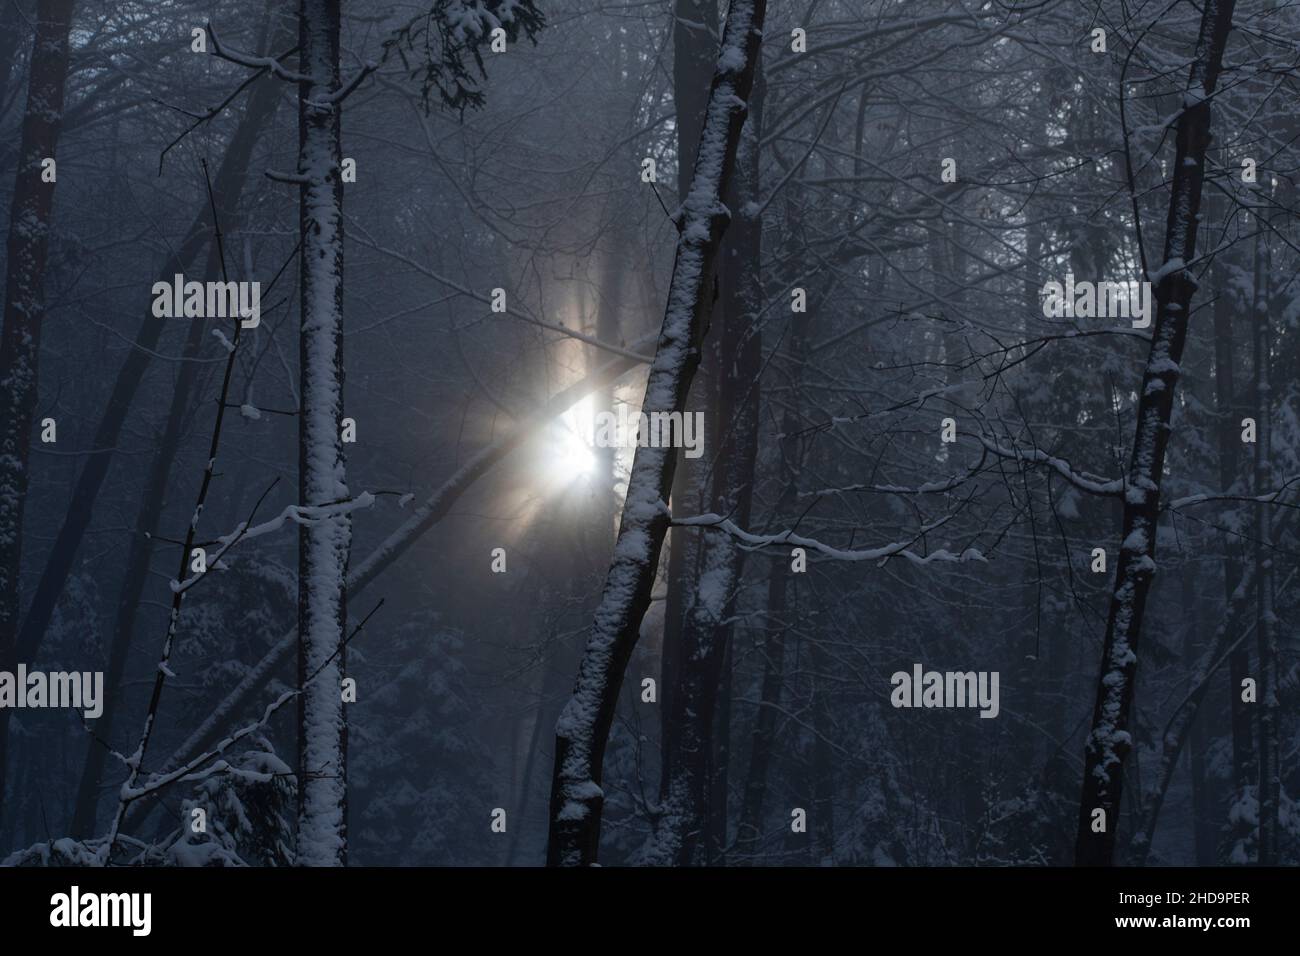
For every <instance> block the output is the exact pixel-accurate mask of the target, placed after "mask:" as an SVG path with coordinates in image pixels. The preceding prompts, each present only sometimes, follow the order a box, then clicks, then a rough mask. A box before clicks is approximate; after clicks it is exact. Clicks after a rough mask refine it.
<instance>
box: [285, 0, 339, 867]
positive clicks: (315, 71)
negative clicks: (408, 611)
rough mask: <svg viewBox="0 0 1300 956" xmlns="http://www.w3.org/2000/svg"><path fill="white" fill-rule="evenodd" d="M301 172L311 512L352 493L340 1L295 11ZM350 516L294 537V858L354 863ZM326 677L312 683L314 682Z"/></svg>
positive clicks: (301, 452) (303, 442)
mask: <svg viewBox="0 0 1300 956" xmlns="http://www.w3.org/2000/svg"><path fill="white" fill-rule="evenodd" d="M298 18H299V19H298V23H299V32H298V46H299V50H300V51H301V61H300V67H299V70H300V72H301V73H302V74H303V76H304V77H305V79H304V80H303V81H302V82H301V83H300V84H299V87H298V141H299V148H300V153H299V157H298V174H299V175H301V176H302V177H304V182H303V183H302V185H301V187H300V192H299V224H300V234H301V237H302V248H301V253H300V268H301V276H300V288H301V301H302V304H301V310H302V333H301V336H300V338H299V350H298V360H299V363H300V368H299V375H300V376H301V391H302V414H301V415H300V416H299V419H298V496H299V501H300V502H301V503H302V504H304V505H308V506H313V505H325V504H329V503H330V502H336V501H342V500H344V499H346V498H347V497H348V487H347V483H346V480H345V470H344V463H343V437H342V427H343V183H342V179H341V172H340V167H341V164H342V148H341V146H340V122H339V113H340V104H339V103H337V102H333V103H331V102H329V101H330V98H331V97H332V96H333V94H334V93H336V92H337V91H338V89H339V20H340V0H300V3H299V6H298ZM351 537H352V523H351V520H350V519H349V518H348V516H347V515H340V516H336V517H331V518H328V519H324V520H319V521H313V522H311V523H310V524H307V525H304V526H302V527H301V528H300V529H299V532H298V686H299V687H301V688H304V689H303V692H302V694H301V695H300V696H299V698H298V761H299V765H298V862H299V863H301V864H303V865H305V866H341V865H343V864H345V863H346V862H347V823H346V813H347V767H346V759H347V721H346V718H345V717H344V714H343V702H342V694H341V692H340V689H339V688H340V684H341V682H342V678H343V673H344V670H345V668H346V666H347V661H346V651H345V648H344V646H343V641H344V632H345V628H346V623H347V606H346V594H347V566H348V551H349V548H350V546H351ZM317 674H319V677H316V679H315V680H312V681H311V683H310V684H309V683H308V681H309V679H311V678H312V677H314V676H315V675H317Z"/></svg>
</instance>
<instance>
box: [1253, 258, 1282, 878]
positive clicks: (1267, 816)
mask: <svg viewBox="0 0 1300 956" xmlns="http://www.w3.org/2000/svg"><path fill="white" fill-rule="evenodd" d="M1269 273H1270V268H1269V254H1268V242H1267V241H1266V239H1265V234H1264V233H1263V232H1258V233H1256V238H1255V308H1254V313H1255V315H1254V318H1255V409H1256V411H1255V414H1256V415H1257V416H1258V421H1257V428H1258V434H1257V436H1256V443H1255V494H1256V495H1263V494H1267V493H1268V492H1269V490H1270V489H1271V486H1272V484H1273V468H1272V456H1273V421H1272V419H1273V411H1272V407H1273V399H1272V394H1271V385H1270V375H1269V363H1270V361H1271V351H1272V335H1271V330H1270V328H1269V288H1270V282H1269ZM1274 507H1275V506H1274V505H1273V503H1272V502H1264V501H1261V502H1258V503H1257V504H1256V505H1255V514H1256V525H1255V528H1256V530H1255V569H1256V571H1255V578H1256V583H1255V615H1256V616H1255V622H1256V623H1255V640H1256V648H1257V653H1258V656H1259V687H1258V692H1259V698H1258V699H1259V703H1258V705H1257V706H1258V707H1259V759H1258V761H1257V763H1258V766H1259V788H1258V794H1257V796H1258V801H1259V840H1258V854H1259V855H1258V860H1259V863H1260V865H1261V866H1276V865H1277V862H1278V858H1277V851H1278V803H1279V800H1280V795H1281V777H1280V776H1279V774H1280V770H1279V767H1278V720H1277V711H1278V696H1277V621H1276V618H1275V617H1274V612H1273V508H1274Z"/></svg>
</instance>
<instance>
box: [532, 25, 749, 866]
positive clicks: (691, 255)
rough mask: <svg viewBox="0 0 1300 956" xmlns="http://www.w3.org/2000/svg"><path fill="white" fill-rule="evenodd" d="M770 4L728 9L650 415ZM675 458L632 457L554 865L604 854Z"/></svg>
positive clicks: (559, 780)
mask: <svg viewBox="0 0 1300 956" xmlns="http://www.w3.org/2000/svg"><path fill="white" fill-rule="evenodd" d="M766 7H767V3H766V0H733V3H732V5H731V10H730V14H729V15H728V17H727V25H726V29H725V32H724V33H723V37H722V49H721V52H720V54H719V56H718V63H717V68H716V72H715V73H714V76H713V83H712V86H711V88H710V90H709V104H708V108H707V110H706V112H705V120H704V129H703V133H702V135H701V137H700V146H699V150H698V154H697V156H696V159H695V169H694V176H693V178H692V182H691V189H690V192H689V193H688V194H687V196H686V198H685V201H684V202H683V203H682V210H681V213H680V217H681V218H680V220H679V227H680V230H681V235H680V237H679V238H678V241H677V254H676V259H675V261H674V263H673V278H672V282H671V284H670V285H669V289H668V306H667V308H666V309H665V312H664V322H663V328H662V330H661V331H660V334H659V343H658V346H657V347H656V351H655V358H654V362H653V363H652V364H651V366H650V375H649V378H648V380H647V382H646V391H645V399H644V401H643V402H642V411H643V412H645V413H646V414H648V415H653V414H656V413H658V414H660V415H663V414H667V413H671V412H681V411H682V410H683V409H684V408H685V407H686V396H687V394H688V392H689V391H690V386H691V379H692V378H693V377H694V375H695V369H696V368H697V367H698V366H699V362H700V351H701V348H702V344H703V341H704V335H705V332H706V331H707V327H708V321H709V312H710V310H711V308H712V304H713V302H712V299H713V297H712V295H711V291H712V289H711V286H712V281H711V280H712V278H713V269H714V263H715V259H716V257H717V253H718V245H719V243H720V241H721V239H722V234H723V231H724V230H725V229H726V227H727V222H728V218H729V217H728V212H727V209H726V207H725V206H724V205H723V204H722V196H723V194H724V192H725V190H726V184H727V179H728V177H729V175H730V170H731V167H732V165H733V163H734V161H735V156H736V147H737V143H738V142H739V139H740V131H741V128H742V126H743V125H744V122H745V114H746V111H747V109H748V107H747V104H746V100H747V99H748V98H749V94H750V90H751V88H752V86H753V81H754V64H755V61H756V60H757V56H758V49H759V42H760V40H761V38H762V29H763V15H764V13H765V12H766ZM677 458H678V451H677V449H675V448H655V447H652V446H650V445H646V446H644V447H639V448H638V449H637V451H636V457H635V458H634V459H633V463H632V474H631V476H630V477H629V479H628V490H627V499H626V502H625V504H624V506H623V518H622V522H621V524H620V526H619V530H618V538H617V541H616V543H615V546H614V560H613V562H612V563H611V565H610V569H609V574H608V575H607V576H606V578H605V587H604V591H603V593H602V594H601V599H600V604H599V606H598V607H597V608H596V616H595V621H594V622H593V624H592V627H591V632H590V634H589V637H588V640H587V648H586V651H585V652H584V654H583V658H582V662H581V664H580V665H579V668H578V680H577V683H576V685H575V687H574V691H573V697H572V699H571V700H570V701H569V703H568V704H567V705H566V706H565V708H564V711H563V712H562V713H561V715H560V719H559V721H557V723H556V727H555V770H554V775H553V779H552V784H551V825H550V838H549V842H548V845H547V862H548V864H550V865H553V866H554V865H565V866H576V865H581V864H591V863H595V861H596V855H597V850H598V847H599V842H600V814H601V809H602V805H603V802H604V794H603V792H602V791H601V789H600V776H601V764H602V763H603V760H604V756H605V744H606V741H607V739H608V736H609V728H610V725H611V723H612V722H613V719H614V707H615V705H616V703H617V701H618V692H619V687H620V686H621V685H622V682H623V670H624V668H625V667H626V665H627V661H628V658H629V657H630V656H631V654H632V650H633V648H634V647H635V646H636V642H637V638H638V636H639V633H640V628H641V619H642V618H643V617H644V616H645V611H646V608H647V607H648V606H649V604H650V590H651V587H652V586H653V584H654V578H655V571H656V568H657V566H658V564H659V553H660V550H661V549H662V547H663V542H664V536H665V534H666V533H667V531H668V523H669V513H668V508H667V507H666V505H665V502H666V501H667V500H668V498H669V495H670V494H671V489H672V484H673V474H674V472H675V470H676V466H677Z"/></svg>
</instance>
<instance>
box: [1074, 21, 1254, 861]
mask: <svg viewBox="0 0 1300 956" xmlns="http://www.w3.org/2000/svg"><path fill="white" fill-rule="evenodd" d="M1234 4H1235V0H1206V2H1205V4H1204V5H1203V7H1202V11H1203V12H1202V17H1201V27H1200V33H1199V37H1198V39H1197V43H1196V53H1195V56H1194V59H1193V60H1192V66H1191V70H1190V73H1189V77H1188V82H1187V87H1186V93H1185V97H1184V105H1183V111H1182V113H1180V114H1179V117H1178V120H1177V122H1176V124H1175V125H1176V129H1177V146H1176V149H1175V153H1174V163H1173V187H1172V193H1171V196H1170V200H1169V216H1168V220H1167V223H1166V230H1165V245H1164V256H1163V260H1162V263H1163V264H1162V266H1161V268H1160V276H1159V282H1158V284H1157V286H1156V298H1157V300H1158V306H1157V309H1156V318H1155V323H1154V327H1153V328H1152V330H1151V353H1150V357H1149V359H1148V361H1147V366H1146V370H1145V372H1144V373H1143V376H1142V386H1141V388H1140V390H1139V399H1138V407H1137V428H1136V430H1135V433H1134V436H1133V455H1132V459H1131V461H1130V464H1129V471H1128V477H1127V481H1126V483H1125V484H1126V494H1125V498H1124V525H1123V543H1122V544H1121V546H1120V553H1119V561H1118V562H1117V566H1116V569H1115V585H1114V590H1113V592H1112V594H1111V602H1110V613H1109V616H1108V618H1107V622H1106V638H1105V642H1104V643H1103V646H1102V657H1101V673H1100V676H1099V678H1098V682H1097V700H1096V705H1095V706H1094V708H1093V718H1092V730H1091V732H1090V733H1089V735H1088V743H1087V749H1086V753H1085V757H1084V772H1083V792H1082V799H1081V800H1080V805H1079V827H1078V838H1077V842H1076V847H1075V861H1076V863H1078V864H1080V865H1107V866H1108V865H1110V864H1111V863H1112V862H1113V860H1114V855H1115V831H1116V829H1117V827H1118V824H1119V812H1120V806H1121V803H1120V798H1121V795H1122V790H1123V783H1124V762H1125V759H1126V758H1127V756H1128V753H1129V750H1130V749H1131V748H1132V736H1131V734H1130V732H1129V712H1130V710H1131V708H1132V704H1133V681H1134V676H1135V674H1136V669H1137V661H1138V657H1137V651H1138V641H1139V638H1140V637H1141V629H1142V615H1143V612H1144V610H1145V608H1146V599H1147V594H1148V592H1149V591H1150V588H1151V579H1152V577H1153V576H1154V574H1155V570H1156V564H1155V553H1156V527H1157V523H1158V520H1159V517H1160V483H1161V480H1162V477H1163V471H1164V462H1165V450H1166V448H1167V446H1168V443H1169V422H1170V416H1171V414H1172V412H1173V403H1174V392H1175V390H1176V389H1177V387H1178V376H1179V364H1178V363H1179V362H1180V361H1181V360H1182V355H1183V345H1184V343H1185V342H1186V339H1187V322H1188V307H1189V304H1190V302H1191V298H1192V293H1193V291H1194V290H1195V287H1196V283H1195V280H1194V279H1193V278H1192V275H1191V273H1190V271H1189V270H1188V269H1187V268H1186V263H1188V262H1190V261H1191V260H1192V259H1193V258H1194V257H1195V255H1196V232H1197V227H1198V225H1199V218H1200V217H1199V211H1200V205H1201V187H1202V183H1203V180H1204V175H1205V152H1206V148H1207V147H1208V146H1209V143H1210V100H1209V97H1210V95H1211V94H1212V93H1213V92H1214V87H1215V83H1216V82H1217V80H1218V78H1219V69H1220V66H1221V65H1222V61H1223V48H1224V45H1225V44H1226V43H1227V39H1228V33H1229V32H1230V31H1231V29H1232V11H1233V6H1234ZM1098 810H1100V811H1102V816H1097V814H1096V811H1098ZM1095 825H1097V826H1098V829H1094V826H1095Z"/></svg>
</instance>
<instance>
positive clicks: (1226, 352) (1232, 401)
mask: <svg viewBox="0 0 1300 956" xmlns="http://www.w3.org/2000/svg"><path fill="white" fill-rule="evenodd" d="M1211 274H1212V275H1217V276H1218V277H1219V279H1220V281H1219V282H1218V283H1216V292H1217V293H1218V295H1217V296H1216V298H1215V302H1214V395H1215V411H1216V413H1217V415H1218V418H1219V426H1218V435H1217V440H1218V441H1217V443H1218V450H1219V488H1220V489H1222V490H1223V491H1224V492H1229V491H1231V490H1232V488H1233V487H1234V486H1236V485H1237V484H1238V481H1239V477H1240V476H1239V471H1240V469H1239V460H1240V456H1241V450H1242V444H1241V432H1240V428H1241V415H1240V412H1241V410H1242V406H1241V403H1240V401H1239V400H1238V397H1237V393H1236V385H1235V381H1236V368H1235V359H1234V355H1233V334H1232V333H1233V330H1232V321H1233V316H1234V315H1236V313H1237V310H1238V308H1239V307H1240V306H1241V305H1242V303H1241V300H1240V295H1239V293H1238V292H1237V291H1236V289H1235V288H1234V287H1233V285H1232V283H1231V282H1229V281H1227V279H1228V271H1227V270H1226V269H1223V268H1219V269H1214V270H1212V272H1211ZM1223 539H1224V540H1223V594H1224V600H1225V601H1226V602H1228V603H1229V604H1230V603H1231V602H1232V596H1233V594H1235V593H1236V591H1237V585H1238V584H1239V583H1240V582H1241V576H1242V568H1241V564H1242V546H1241V541H1240V539H1239V538H1238V537H1237V536H1236V535H1233V534H1225V535H1224V536H1223ZM1249 673H1250V647H1249V646H1248V645H1247V644H1246V642H1244V641H1243V642H1241V644H1239V645H1238V646H1237V647H1235V648H1234V649H1233V651H1232V656H1231V657H1230V658H1229V660H1228V679H1229V687H1228V699H1229V713H1230V714H1231V727H1232V770H1233V778H1232V779H1233V792H1234V795H1236V794H1241V793H1244V792H1245V791H1246V789H1247V788H1248V787H1250V786H1251V784H1252V775H1253V769H1254V766H1255V746H1254V731H1253V728H1252V726H1251V725H1252V716H1251V712H1250V707H1251V705H1250V704H1248V703H1246V702H1245V701H1243V700H1242V699H1241V682H1242V681H1243V680H1245V678H1246V677H1247V676H1248V675H1249Z"/></svg>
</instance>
